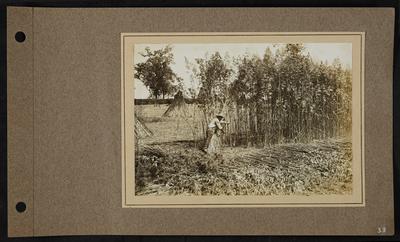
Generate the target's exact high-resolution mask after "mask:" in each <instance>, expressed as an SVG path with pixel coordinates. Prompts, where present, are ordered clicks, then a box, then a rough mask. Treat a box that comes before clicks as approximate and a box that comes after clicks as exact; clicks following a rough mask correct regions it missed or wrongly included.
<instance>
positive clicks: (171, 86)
mask: <svg viewBox="0 0 400 242" xmlns="http://www.w3.org/2000/svg"><path fill="white" fill-rule="evenodd" d="M140 55H141V56H143V57H145V58H146V61H144V62H141V63H138V64H136V65H135V75H134V77H135V78H136V79H139V80H141V81H142V82H143V84H144V85H145V86H146V87H147V88H148V89H149V91H150V93H151V96H152V97H154V98H156V99H158V98H159V97H160V96H161V97H162V98H164V97H165V96H167V95H172V94H174V93H175V92H176V91H177V90H178V89H179V88H182V84H181V83H182V79H181V78H180V77H178V76H177V75H176V74H175V73H174V72H173V70H172V69H171V66H170V65H171V64H173V59H174V56H173V53H172V47H171V46H166V47H165V48H162V49H159V50H154V51H152V50H151V49H150V48H149V47H147V48H146V49H145V52H144V53H140Z"/></svg>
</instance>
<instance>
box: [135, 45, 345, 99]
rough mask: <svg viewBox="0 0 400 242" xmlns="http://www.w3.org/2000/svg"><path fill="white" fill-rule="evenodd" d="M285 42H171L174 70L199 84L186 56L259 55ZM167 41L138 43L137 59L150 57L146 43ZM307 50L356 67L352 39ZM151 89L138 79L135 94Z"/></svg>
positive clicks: (322, 58)
mask: <svg viewBox="0 0 400 242" xmlns="http://www.w3.org/2000/svg"><path fill="white" fill-rule="evenodd" d="M284 45H285V44H269V43H215V44H170V46H172V53H173V54H174V64H172V65H171V68H172V70H173V71H174V72H175V73H176V74H177V75H178V76H179V77H182V78H183V84H184V87H185V88H189V87H197V85H198V83H197V82H196V80H193V78H191V71H190V70H188V69H187V67H186V66H187V64H186V61H185V58H186V59H187V60H188V61H189V62H190V63H195V59H196V58H205V57H206V56H210V55H212V54H213V53H214V52H216V51H218V52H219V53H220V54H221V56H222V57H224V56H226V55H229V56H230V57H238V56H243V55H257V56H259V57H262V56H263V55H264V53H265V50H266V49H267V48H270V49H271V51H272V53H273V54H274V53H275V52H276V50H277V49H279V48H281V47H283V46H284ZM165 46H166V44H136V45H135V47H134V57H133V58H134V63H140V62H143V61H145V60H146V59H145V58H144V57H142V56H141V55H140V53H143V52H144V49H145V48H146V47H149V48H150V49H151V50H157V49H161V48H164V47H165ZM304 47H305V51H304V52H305V53H309V54H310V56H311V58H312V59H313V60H314V61H316V62H317V61H318V62H319V61H323V62H325V61H326V62H328V64H331V63H332V62H333V60H334V59H336V58H338V59H340V61H341V63H342V64H343V66H344V67H345V68H349V69H350V68H351V67H352V46H351V43H306V44H304ZM149 94H150V93H149V91H148V89H147V88H146V87H145V86H144V85H143V83H142V82H141V81H140V80H138V79H135V98H148V97H149Z"/></svg>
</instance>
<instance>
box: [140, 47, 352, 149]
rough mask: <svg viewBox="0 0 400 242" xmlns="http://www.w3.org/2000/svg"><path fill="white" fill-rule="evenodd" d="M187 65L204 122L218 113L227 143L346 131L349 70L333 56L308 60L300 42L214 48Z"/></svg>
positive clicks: (314, 136) (278, 140) (275, 140)
mask: <svg viewBox="0 0 400 242" xmlns="http://www.w3.org/2000/svg"><path fill="white" fill-rule="evenodd" d="M168 48H170V47H168ZM163 51H167V53H168V52H170V51H171V49H164V50H163ZM171 55H172V54H171ZM171 58H172V56H171ZM138 65H139V64H138ZM167 66H168V65H167ZM138 67H139V66H137V67H136V68H137V71H139V70H140V69H139V68H138ZM188 68H189V69H190V70H191V71H192V73H193V78H194V79H196V80H197V81H198V83H199V86H198V89H197V90H190V92H191V94H192V95H193V96H192V97H193V98H195V99H196V100H197V102H198V105H199V106H200V107H201V110H203V115H204V116H203V119H204V122H203V123H204V125H206V124H207V121H208V120H210V119H211V118H212V117H213V116H214V115H215V114H216V113H220V112H222V113H224V114H225V115H226V119H227V121H229V122H230V124H229V125H227V127H226V130H225V133H226V134H225V136H224V137H225V141H226V143H228V144H230V145H239V144H243V143H245V144H254V145H256V144H263V145H266V144H271V143H281V142H293V141H294V142H297V141H300V142H307V141H309V140H311V139H324V138H327V137H335V136H346V135H348V134H349V133H350V131H351V79H352V78H351V72H350V71H349V70H348V69H345V68H343V67H342V65H341V63H340V61H339V60H338V59H337V60H335V61H334V62H333V63H332V64H328V63H322V62H321V63H316V62H314V61H313V60H312V58H311V57H310V55H309V54H308V53H306V52H305V48H304V46H303V45H301V44H287V45H285V46H284V47H282V48H280V49H279V50H277V51H276V52H275V53H274V54H273V53H272V52H271V50H270V49H266V51H265V54H264V56H263V57H258V56H251V55H246V56H241V57H236V58H230V57H222V56H221V55H220V53H218V52H215V53H213V54H212V55H210V56H209V57H206V58H198V59H196V60H195V62H194V63H190V65H188ZM173 76H175V77H176V75H175V74H174V75H173ZM137 77H138V78H139V77H140V76H139V75H138V76H137ZM141 77H142V78H143V77H144V76H141ZM141 80H144V79H141ZM144 83H145V81H144ZM171 83H172V82H171ZM145 85H146V83H145ZM149 88H150V90H153V94H154V91H155V89H152V88H151V87H150V86H149ZM154 96H155V97H157V95H155V94H154Z"/></svg>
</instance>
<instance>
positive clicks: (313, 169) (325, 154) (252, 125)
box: [127, 41, 359, 197]
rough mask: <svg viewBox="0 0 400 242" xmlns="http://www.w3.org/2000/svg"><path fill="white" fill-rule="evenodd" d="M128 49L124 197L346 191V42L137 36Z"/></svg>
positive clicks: (349, 149) (349, 158)
mask: <svg viewBox="0 0 400 242" xmlns="http://www.w3.org/2000/svg"><path fill="white" fill-rule="evenodd" d="M132 54H133V55H131V58H133V60H132V66H131V67H129V68H131V70H130V71H132V77H133V88H134V91H133V93H132V94H133V99H132V100H133V103H130V104H129V105H131V106H129V107H127V108H129V109H132V114H133V117H134V119H133V121H134V128H133V129H134V136H133V137H134V141H132V143H133V146H134V167H132V168H133V170H134V173H133V174H134V178H133V179H132V181H133V183H134V196H136V197H140V196H155V197H157V196H177V197H179V196H185V195H189V196H224V197H226V196H232V197H235V196H265V197H268V196H292V195H293V196H313V195H318V196H320V195H352V194H353V189H354V187H353V184H354V183H353V179H354V164H353V147H354V146H353V145H352V143H353V142H354V137H353V133H354V132H353V129H354V128H359V127H353V125H352V124H353V123H354V122H353V106H352V104H353V98H354V97H353V84H352V83H353V81H354V77H353V73H354V72H353V46H352V43H351V42H342V43H341V42H301V41H299V42H293V41H290V42H249V43H242V42H233V43H232V42H226V43H221V42H215V43H212V42H208V43H198V42H194V43H179V42H177V43H138V44H135V45H134V47H133V53H132ZM358 78H359V76H358V77H357V79H358ZM357 81H359V80H357ZM357 115H358V114H357ZM129 148H130V149H131V148H133V147H129ZM357 177H359V176H357ZM128 192H129V191H128ZM132 192H133V191H132Z"/></svg>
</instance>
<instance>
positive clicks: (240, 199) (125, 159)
mask: <svg viewBox="0 0 400 242" xmlns="http://www.w3.org/2000/svg"><path fill="white" fill-rule="evenodd" d="M227 36H229V37H231V39H230V40H232V38H234V37H236V38H239V39H240V38H242V39H243V38H244V39H246V38H247V39H249V38H252V37H253V38H256V39H257V38H274V40H275V41H276V40H278V39H282V38H289V39H304V38H307V37H316V36H318V38H319V37H321V38H322V39H324V38H325V41H323V42H343V41H340V40H339V41H335V39H340V37H342V39H343V38H344V37H346V38H348V40H349V41H351V42H352V43H353V44H354V43H356V44H357V45H356V47H357V49H356V48H355V46H354V45H353V48H352V54H353V65H352V66H353V70H352V73H353V75H352V76H353V79H352V87H353V88H352V100H353V99H354V97H355V96H356V97H357V99H358V100H359V106H358V107H356V109H355V107H354V106H355V105H354V102H352V103H353V106H352V110H353V111H352V113H353V115H352V126H353V127H357V126H356V125H359V126H360V130H359V132H360V133H359V136H360V138H361V140H360V143H359V146H358V147H357V148H358V149H356V151H357V154H358V155H359V156H358V157H359V158H360V160H361V162H359V164H357V165H359V167H355V166H354V164H355V163H354V162H353V163H352V166H353V169H352V171H353V194H352V195H310V196H294V195H290V196H277V195H274V196H195V195H193V196H191V195H182V196H179V195H176V196H135V194H134V192H133V194H131V193H127V191H128V190H132V189H133V191H134V187H135V186H134V182H135V179H134V176H135V175H134V171H133V173H132V172H130V173H128V172H127V171H128V170H129V169H134V163H132V162H129V161H130V160H134V152H133V150H134V149H126V147H127V146H129V147H134V142H133V140H134V132H133V131H134V116H133V115H134V111H133V109H132V110H130V107H128V106H127V105H126V103H132V104H133V100H134V97H133V94H134V92H133V89H134V84H133V82H134V80H133V65H132V64H133V45H134V44H135V43H139V42H135V41H134V40H135V38H139V39H142V41H141V42H140V43H149V42H148V40H149V39H151V40H152V41H153V42H154V41H155V40H156V39H157V38H158V39H165V38H170V39H175V40H176V39H177V38H182V37H185V38H186V39H187V38H194V39H199V38H202V37H203V38H204V37H209V38H211V39H215V38H218V37H222V38H223V37H227ZM296 37H297V38H296ZM327 37H329V38H327ZM335 37H336V38H335ZM346 38H345V39H346ZM328 39H329V41H326V40H328ZM203 40H204V39H203ZM203 40H202V41H203ZM223 40H224V41H223V42H219V43H228V42H229V40H227V39H223ZM292 41H296V40H292ZM354 41H355V42H354ZM153 42H152V43H153ZM278 42H279V43H288V41H287V40H286V41H276V43H278ZM289 42H290V41H289ZM298 42H302V43H306V42H305V41H297V43H298ZM315 42H316V41H315V39H313V40H312V41H310V42H309V43H315ZM317 42H318V41H317ZM156 43H171V44H172V43H176V42H168V41H167V42H166V41H165V40H164V41H162V42H160V41H156ZM182 43H188V42H182ZM189 43H190V42H189ZM192 43H193V42H192ZM197 43H198V42H197ZM210 43H218V41H215V40H213V41H210ZM268 43H273V41H272V42H271V40H270V41H269V42H268ZM318 43H319V42H318ZM358 47H359V48H358ZM364 48H365V32H288V33H286V32H279V33H273V32H256V33H252V32H232V33H225V32H212V33H207V32H204V33H121V136H122V140H121V141H122V159H121V160H122V207H124V208H126V207H140V208H144V207H152V208H154V207H177V208H179V207H364V206H365V164H364V162H365V159H364V90H363V89H364V71H365V70H364V61H365V60H364V58H365V53H364V50H365V49H364ZM357 51H358V52H357ZM127 53H131V55H132V57H131V58H130V57H129V56H128V55H127ZM355 53H359V55H357V56H355ZM129 58H130V59H131V60H130V59H129ZM131 65H132V68H127V66H131ZM354 74H357V75H354ZM354 80H356V81H354ZM357 82H358V83H357ZM357 84H358V86H357V87H358V89H359V90H355V89H354V86H355V85H357ZM128 86H129V87H128ZM358 97H359V98H358ZM357 110H358V111H357ZM354 111H357V113H359V115H356V116H355V115H354V113H355V112H354ZM127 116H128V117H131V118H129V119H128V118H126V117H127ZM355 122H356V123H355ZM355 124H356V125H355ZM352 130H353V131H352V133H353V136H354V129H352ZM356 138H357V139H358V135H357V136H356ZM354 139H355V137H352V141H354ZM355 145H356V144H354V142H352V147H353V149H352V152H353V160H355V159H354V154H355V149H354V146H355ZM129 150H131V151H129ZM354 168H357V169H356V170H357V173H359V174H357V175H358V176H356V177H357V178H359V179H358V181H356V180H355V179H354V178H355V175H354V174H355V172H354V170H355V169H354ZM132 174H133V177H132ZM355 184H357V187H355V186H354V185H355ZM355 188H357V189H355ZM355 190H356V192H355ZM283 197H286V199H284V198H283ZM183 198H184V199H183ZM232 200H235V201H234V202H232ZM265 200H269V201H265ZM289 200H290V201H289ZM160 201H161V202H160ZM221 201H222V202H221ZM293 201H294V202H293ZM332 201H335V202H332Z"/></svg>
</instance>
